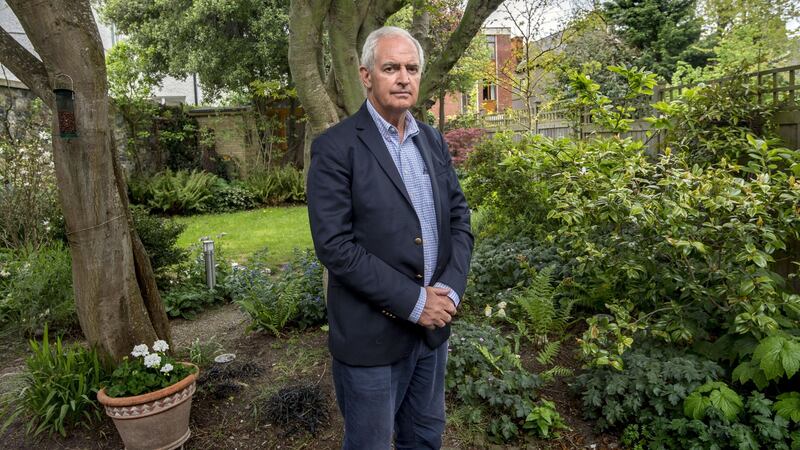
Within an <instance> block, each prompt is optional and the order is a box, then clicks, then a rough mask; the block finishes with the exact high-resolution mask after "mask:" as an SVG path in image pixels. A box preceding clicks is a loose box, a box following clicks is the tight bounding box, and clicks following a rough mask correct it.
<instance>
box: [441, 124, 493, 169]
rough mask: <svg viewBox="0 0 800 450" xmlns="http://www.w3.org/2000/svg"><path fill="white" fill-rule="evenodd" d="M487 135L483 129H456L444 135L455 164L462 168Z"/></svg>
mask: <svg viewBox="0 0 800 450" xmlns="http://www.w3.org/2000/svg"><path fill="white" fill-rule="evenodd" d="M485 134H486V131H484V130H483V129H482V128H456V129H452V130H450V131H448V132H447V133H445V134H444V140H445V141H446V142H447V147H448V149H449V150H450V155H451V156H452V158H453V164H455V165H456V166H461V165H462V164H463V163H464V161H465V160H466V159H467V156H469V154H470V153H471V152H472V151H473V150H474V149H475V145H476V144H477V143H478V142H479V141H480V140H481V138H483V136H484V135H485Z"/></svg>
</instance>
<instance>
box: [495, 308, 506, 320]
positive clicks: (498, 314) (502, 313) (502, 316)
mask: <svg viewBox="0 0 800 450" xmlns="http://www.w3.org/2000/svg"><path fill="white" fill-rule="evenodd" d="M505 316H506V310H505V309H501V310H500V311H497V317H499V318H501V319H502V318H504V317H505Z"/></svg>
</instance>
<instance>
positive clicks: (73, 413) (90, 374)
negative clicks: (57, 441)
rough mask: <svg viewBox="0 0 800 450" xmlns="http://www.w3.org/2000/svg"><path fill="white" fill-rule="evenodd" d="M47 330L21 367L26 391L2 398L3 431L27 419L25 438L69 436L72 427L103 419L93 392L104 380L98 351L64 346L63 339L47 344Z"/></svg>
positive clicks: (59, 338)
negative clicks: (4, 417) (44, 434)
mask: <svg viewBox="0 0 800 450" xmlns="http://www.w3.org/2000/svg"><path fill="white" fill-rule="evenodd" d="M48 339H49V337H48V332H47V328H46V327H45V329H44V334H43V336H42V341H41V342H37V341H34V340H31V341H30V347H31V353H32V354H31V356H29V357H28V359H27V360H26V362H25V371H24V372H23V385H24V387H23V388H22V389H21V390H20V391H19V392H14V393H9V394H6V397H5V398H4V399H3V412H4V413H5V414H4V415H5V416H7V417H6V420H5V422H4V424H3V430H4V429H5V428H6V427H8V426H9V425H10V424H11V423H12V422H13V421H14V420H15V419H23V418H24V419H26V425H25V429H26V431H27V433H28V434H33V435H34V436H35V435H38V434H40V433H42V432H47V433H48V434H51V435H52V434H55V433H59V434H61V435H62V436H66V435H67V430H68V429H69V428H71V427H74V426H78V425H80V426H83V427H86V428H88V427H89V425H91V424H92V423H93V422H95V421H98V420H99V419H100V418H101V417H102V416H103V415H102V413H101V409H100V405H99V404H98V403H97V391H99V390H100V385H101V383H102V382H103V380H104V379H105V378H106V373H105V371H104V369H103V366H102V365H101V364H100V360H99V357H98V355H97V352H96V351H95V350H93V349H91V350H89V349H86V348H85V347H82V346H80V345H72V346H65V345H63V344H62V342H61V337H60V336H59V337H57V338H56V341H55V343H54V344H52V345H51V344H50V342H49V341H48Z"/></svg>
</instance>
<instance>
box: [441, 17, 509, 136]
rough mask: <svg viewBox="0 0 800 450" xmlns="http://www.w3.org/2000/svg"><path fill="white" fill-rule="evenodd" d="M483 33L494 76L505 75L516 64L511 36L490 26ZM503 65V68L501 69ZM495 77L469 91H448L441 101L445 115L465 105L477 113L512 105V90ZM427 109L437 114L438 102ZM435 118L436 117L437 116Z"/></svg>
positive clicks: (502, 109) (463, 107)
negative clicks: (453, 92) (455, 92)
mask: <svg viewBox="0 0 800 450" xmlns="http://www.w3.org/2000/svg"><path fill="white" fill-rule="evenodd" d="M482 32H483V35H484V36H485V37H486V41H487V44H488V45H489V51H490V54H491V58H492V61H493V62H494V70H495V77H498V78H499V77H506V76H507V75H506V73H509V72H510V73H513V68H514V66H515V65H516V63H515V62H514V60H513V58H514V56H513V48H514V45H515V44H516V43H515V39H514V38H512V37H511V30H510V29H508V28H501V27H490V28H484V29H483V30H482ZM504 69H505V70H504ZM495 81H496V80H491V79H489V80H485V81H484V82H483V83H480V84H479V85H477V86H475V89H474V91H473V92H470V93H457V94H448V95H447V96H446V97H445V102H444V115H445V117H452V116H455V115H458V114H463V113H465V112H467V111H468V110H469V109H472V110H474V111H477V112H479V113H484V114H491V113H494V112H502V111H505V110H506V109H509V108H511V107H512V103H513V94H512V92H511V91H510V90H508V89H507V88H506V87H504V86H503V84H506V83H501V84H497V83H496V82H495ZM431 112H432V113H433V114H434V116H436V117H437V118H438V116H439V102H438V101H437V102H436V103H434V105H433V107H431ZM437 121H438V119H437Z"/></svg>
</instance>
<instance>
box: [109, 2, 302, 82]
mask: <svg viewBox="0 0 800 450" xmlns="http://www.w3.org/2000/svg"><path fill="white" fill-rule="evenodd" d="M101 11H102V17H103V19H104V20H107V21H111V22H113V23H114V25H115V26H116V27H117V29H118V30H119V32H121V33H123V34H125V35H127V37H128V39H129V40H130V43H131V44H130V45H131V46H132V47H133V48H134V49H136V50H137V52H138V53H139V55H142V57H143V58H142V59H143V60H142V63H143V64H142V66H141V69H143V70H144V71H145V73H147V74H149V76H154V75H155V76H163V75H169V76H173V77H176V78H185V77H186V76H187V75H188V74H190V73H196V74H198V77H199V79H200V83H201V84H202V85H203V87H204V88H205V89H206V90H207V91H208V92H210V93H211V94H212V95H213V94H219V93H220V92H251V91H252V90H253V86H252V83H253V82H254V81H256V80H262V81H265V80H276V79H277V80H282V81H283V82H284V83H288V73H289V65H288V64H289V63H288V59H287V46H288V39H289V37H288V23H289V19H288V11H289V0H236V1H232V0H225V1H212V0H179V1H129V0H106V1H105V2H103V6H102V9H101Z"/></svg>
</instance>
